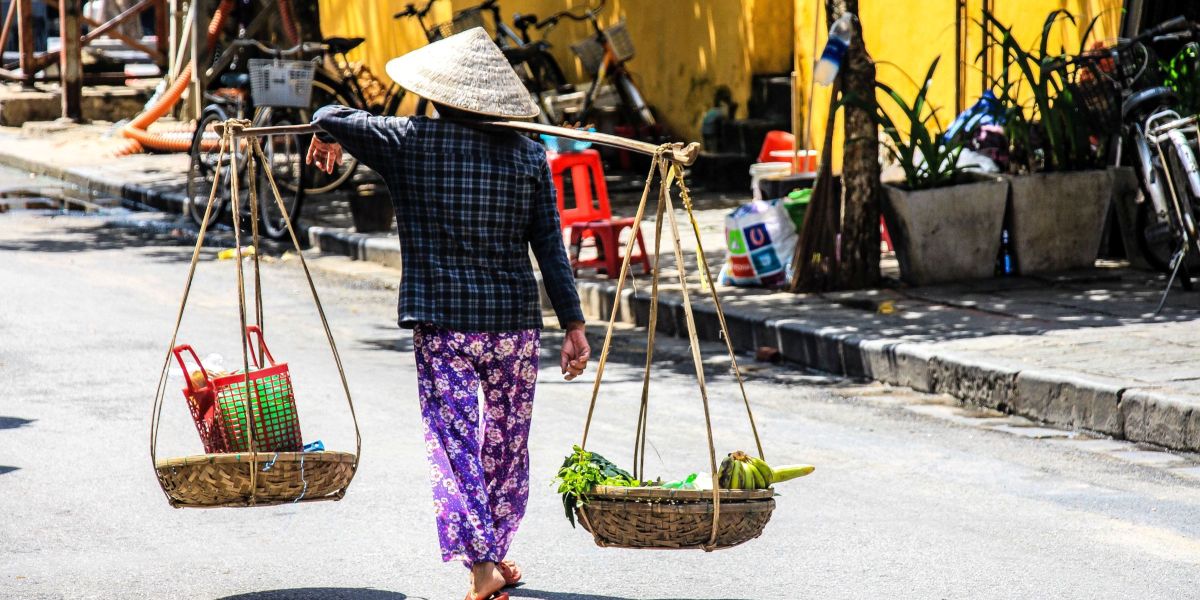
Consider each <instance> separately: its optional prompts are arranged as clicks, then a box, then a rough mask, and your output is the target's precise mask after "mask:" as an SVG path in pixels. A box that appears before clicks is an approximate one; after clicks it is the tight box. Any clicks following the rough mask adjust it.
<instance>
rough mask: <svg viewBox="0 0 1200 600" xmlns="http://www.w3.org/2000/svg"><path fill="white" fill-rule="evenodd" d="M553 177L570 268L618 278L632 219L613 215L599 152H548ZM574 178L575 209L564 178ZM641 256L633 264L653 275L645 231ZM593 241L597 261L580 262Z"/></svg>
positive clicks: (639, 239)
mask: <svg viewBox="0 0 1200 600" xmlns="http://www.w3.org/2000/svg"><path fill="white" fill-rule="evenodd" d="M547 158H548V159H549V161H550V174H551V175H552V176H553V177H554V187H555V191H556V192H557V198H558V215H559V219H560V220H561V221H562V227H563V228H564V229H566V230H567V236H568V239H569V240H570V243H569V248H570V256H571V266H572V267H573V268H574V269H576V270H579V269H587V268H595V269H598V270H600V271H602V272H604V273H606V274H607V275H608V276H609V278H610V279H611V278H615V277H617V275H618V273H619V271H620V269H621V259H622V255H621V248H620V241H621V233H622V232H623V231H624V230H625V229H630V228H632V227H633V219H631V218H624V219H623V218H616V219H614V218H613V216H612V208H611V207H610V206H609V202H608V185H607V184H606V183H605V181H604V166H603V165H602V164H601V163H600V153H598V152H596V151H595V150H584V151H583V152H564V153H554V152H551V153H548V154H547ZM567 173H570V175H571V191H572V194H571V198H572V199H573V206H572V207H570V208H568V207H567V202H566V200H567V194H566V184H565V181H564V180H565V177H566V174H567ZM635 235H636V236H637V238H636V242H635V243H636V244H637V246H638V249H639V250H640V254H634V255H633V257H632V258H631V259H630V260H631V264H641V265H642V271H643V272H644V273H649V272H650V258H649V254H648V253H647V252H646V243H645V241H644V240H643V239H642V232H641V231H637V232H635ZM588 239H591V240H592V241H593V245H594V246H595V247H596V252H597V253H598V254H599V257H598V258H595V259H589V260H579V252H580V250H581V249H582V247H583V243H584V241H585V240H588Z"/></svg>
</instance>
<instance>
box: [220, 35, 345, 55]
mask: <svg viewBox="0 0 1200 600" xmlns="http://www.w3.org/2000/svg"><path fill="white" fill-rule="evenodd" d="M229 45H230V46H231V47H234V48H244V47H249V46H252V47H254V48H257V49H258V50H259V51H260V52H262V53H263V54H266V55H268V56H280V57H282V56H295V55H298V54H304V53H307V52H324V51H326V50H328V49H329V46H328V45H327V44H323V43H321V42H301V43H299V44H296V45H295V46H292V47H291V48H284V49H279V48H272V47H270V46H268V45H266V44H264V43H262V42H260V41H258V40H256V39H251V38H238V39H236V40H233V41H232V42H230V44H229Z"/></svg>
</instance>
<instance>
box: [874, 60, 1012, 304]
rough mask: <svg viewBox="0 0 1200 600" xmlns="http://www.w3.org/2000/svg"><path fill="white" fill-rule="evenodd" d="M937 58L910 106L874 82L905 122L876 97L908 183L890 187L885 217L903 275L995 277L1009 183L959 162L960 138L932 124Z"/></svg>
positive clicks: (916, 280) (890, 149)
mask: <svg viewBox="0 0 1200 600" xmlns="http://www.w3.org/2000/svg"><path fill="white" fill-rule="evenodd" d="M938 60H940V59H937V60H934V61H933V64H931V65H930V66H929V71H928V72H927V73H926V74H925V80H924V83H923V84H922V85H921V87H920V89H919V90H918V91H917V95H916V97H915V98H914V100H913V101H912V103H911V104H910V103H908V102H906V101H905V100H904V98H903V97H902V96H901V95H900V94H898V93H897V92H896V91H895V90H894V89H892V88H891V87H889V86H888V85H886V84H884V83H881V82H877V83H876V86H877V87H878V88H879V90H880V91H881V92H883V95H884V96H885V97H886V98H888V99H890V100H891V101H892V103H893V104H894V105H895V111H894V112H895V113H897V115H898V116H897V118H898V119H899V121H900V122H899V123H898V122H897V119H894V118H893V117H892V116H891V114H889V113H888V111H886V110H884V107H882V106H879V104H878V103H876V109H875V113H876V119H877V120H878V121H879V124H880V127H881V129H882V130H883V133H884V135H885V137H886V138H887V143H885V144H884V147H885V149H886V151H887V153H888V154H889V155H890V156H891V158H892V159H893V160H895V161H896V162H897V163H898V164H899V166H900V168H901V169H902V170H903V172H904V181H903V182H897V183H885V185H884V190H885V194H884V198H883V202H882V208H883V215H884V219H885V221H886V222H887V227H888V232H889V233H890V234H891V237H892V247H893V248H894V249H895V250H896V258H897V260H898V261H899V262H900V277H901V279H903V280H904V281H905V282H907V283H909V284H912V285H926V284H931V283H938V282H946V281H959V280H965V279H982V278H986V277H991V276H992V275H993V274H994V271H995V264H996V255H997V254H998V253H999V251H1000V233H1001V229H1002V227H1003V224H1004V206H1005V200H1006V198H1007V196H1008V184H1007V182H1005V181H1004V180H1003V179H1002V178H1000V177H996V176H985V175H982V174H977V173H970V172H967V171H965V170H964V169H963V168H962V167H960V166H959V155H960V154H961V152H962V150H963V146H962V144H961V142H956V141H948V140H943V136H942V135H940V133H939V132H938V131H940V129H941V128H940V127H937V130H932V129H931V128H930V126H931V125H937V119H936V115H935V111H934V110H932V109H930V108H929V107H928V105H927V102H926V99H927V97H928V94H929V86H930V84H931V82H932V80H933V74H934V71H935V70H936V69H937V64H938ZM902 125H903V129H902Z"/></svg>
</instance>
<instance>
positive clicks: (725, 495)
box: [588, 485, 775, 502]
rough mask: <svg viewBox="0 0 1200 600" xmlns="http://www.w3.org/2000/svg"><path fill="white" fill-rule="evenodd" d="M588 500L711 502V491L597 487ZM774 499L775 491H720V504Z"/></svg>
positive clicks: (612, 486)
mask: <svg viewBox="0 0 1200 600" xmlns="http://www.w3.org/2000/svg"><path fill="white" fill-rule="evenodd" d="M588 496H589V497H590V498H596V499H598V500H613V499H630V500H682V501H687V502H705V501H707V502H712V499H713V493H712V490H675V489H667V488H661V487H621V486H614V485H598V486H596V487H594V488H592V493H591V494H588ZM774 497H775V490H773V489H765V490H724V489H723V490H721V492H720V498H721V501H722V502H738V501H746V500H765V499H768V498H774Z"/></svg>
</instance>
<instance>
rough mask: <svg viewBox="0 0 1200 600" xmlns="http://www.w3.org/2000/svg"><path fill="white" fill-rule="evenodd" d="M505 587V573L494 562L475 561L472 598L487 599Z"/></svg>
mask: <svg viewBox="0 0 1200 600" xmlns="http://www.w3.org/2000/svg"><path fill="white" fill-rule="evenodd" d="M502 589H504V575H503V574H501V573H500V570H499V569H497V568H496V563H494V562H483V563H475V565H474V566H472V567H471V594H472V595H469V596H467V597H468V598H470V599H471V600H485V599H486V598H490V597H491V596H492V594H495V593H496V592H498V591H500V590H502Z"/></svg>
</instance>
